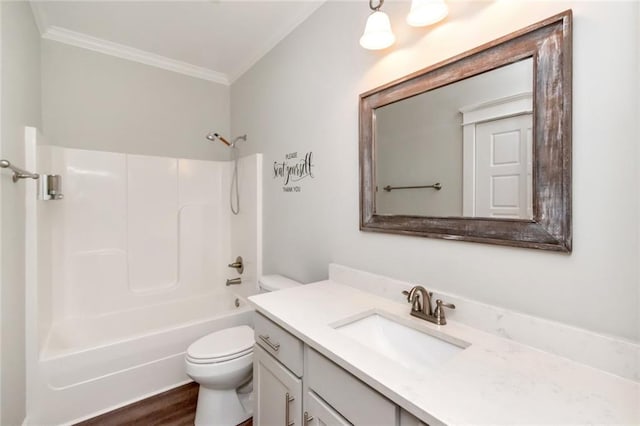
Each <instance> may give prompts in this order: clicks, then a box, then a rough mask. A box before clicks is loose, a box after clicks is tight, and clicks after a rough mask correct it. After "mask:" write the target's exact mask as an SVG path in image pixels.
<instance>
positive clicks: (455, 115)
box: [359, 10, 572, 252]
mask: <svg viewBox="0 0 640 426" xmlns="http://www.w3.org/2000/svg"><path fill="white" fill-rule="evenodd" d="M571 37H572V13H571V10H568V11H565V12H563V13H560V14H558V15H555V16H553V17H550V18H548V19H546V20H544V21H541V22H539V23H536V24H534V25H531V26H529V27H526V28H523V29H521V30H519V31H516V32H514V33H512V34H509V35H507V36H504V37H502V38H499V39H497V40H494V41H492V42H490V43H487V44H485V45H482V46H479V47H478V48H475V49H473V50H471V51H468V52H466V53H463V54H461V55H458V56H455V57H453V58H451V59H448V60H446V61H443V62H441V63H438V64H435V65H433V66H431V67H428V68H426V69H424V70H421V71H418V72H416V73H413V74H410V75H408V76H406V77H403V78H401V79H399V80H396V81H393V82H391V83H388V84H385V85H383V86H381V87H378V88H376V89H374V90H371V91H368V92H366V93H363V94H361V95H360V111H359V112H360V141H359V143H360V229H361V230H362V231H372V232H385V233H394V234H405V235H416V236H423V237H431V238H444V239H452V240H464V241H473V242H482V243H489V244H500V245H507V246H516V247H528V248H536V249H543V250H554V251H561V252H571V244H572V234H571V99H572V96H571V72H572V69H571V63H572V39H571Z"/></svg>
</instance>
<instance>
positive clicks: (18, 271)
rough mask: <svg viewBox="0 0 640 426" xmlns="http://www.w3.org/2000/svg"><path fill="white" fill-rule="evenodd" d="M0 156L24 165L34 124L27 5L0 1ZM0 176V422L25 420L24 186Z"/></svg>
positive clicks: (34, 42)
mask: <svg viewBox="0 0 640 426" xmlns="http://www.w3.org/2000/svg"><path fill="white" fill-rule="evenodd" d="M0 14H1V20H0V30H1V37H0V40H1V49H2V53H1V56H2V68H1V70H0V74H1V81H0V94H1V96H0V97H1V105H0V111H1V113H0V115H1V117H0V122H1V123H2V124H1V131H0V137H1V140H0V153H1V154H0V156H1V157H2V158H6V159H8V160H10V161H12V162H14V163H15V164H16V165H24V126H26V125H29V126H40V124H41V117H40V34H39V33H38V30H37V28H36V26H35V22H34V20H33V17H32V15H31V9H30V7H29V3H27V2H0ZM30 184H31V185H33V184H34V183H33V182H32V181H21V182H18V183H15V184H14V183H13V182H12V181H11V173H9V172H8V171H6V170H3V171H2V174H1V184H0V185H1V188H0V189H1V194H2V196H1V200H2V202H1V203H0V204H1V206H2V207H1V209H2V212H1V214H2V228H1V229H2V238H1V243H2V248H1V250H2V252H1V254H2V263H1V274H0V279H1V281H0V287H1V292H0V299H1V305H0V345H1V350H0V353H1V354H2V355H1V357H2V360H1V364H0V369H1V370H0V378H1V383H0V413H1V415H0V424H2V425H19V424H21V423H22V421H23V419H24V416H25V391H26V389H25V335H24V332H25V317H24V315H25V309H24V308H25V291H24V289H25V276H24V268H25V259H24V248H25V246H24V215H25V207H24V199H25V196H24V188H25V186H26V185H30Z"/></svg>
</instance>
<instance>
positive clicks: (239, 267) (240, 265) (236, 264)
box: [227, 256, 244, 275]
mask: <svg viewBox="0 0 640 426" xmlns="http://www.w3.org/2000/svg"><path fill="white" fill-rule="evenodd" d="M227 266H228V267H229V268H234V269H235V270H236V271H238V273H239V274H240V275H242V273H243V272H244V263H243V262H242V256H238V257H236V261H235V262H233V263H230V264H228V265H227Z"/></svg>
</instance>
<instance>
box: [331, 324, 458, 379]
mask: <svg viewBox="0 0 640 426" xmlns="http://www.w3.org/2000/svg"><path fill="white" fill-rule="evenodd" d="M335 328H336V330H338V331H339V332H340V333H342V334H344V335H346V336H349V337H351V338H352V339H354V340H356V341H358V342H360V343H361V344H363V345H365V346H367V347H369V348H371V349H373V350H374V351H376V352H378V353H379V354H380V355H383V356H385V357H387V358H390V359H391V360H393V361H395V362H397V363H399V364H401V365H403V366H404V367H407V368H409V369H411V370H413V371H416V370H422V371H425V370H433V369H434V368H436V367H438V366H439V365H441V364H443V363H444V362H446V361H447V360H448V359H450V358H452V357H453V356H454V355H456V354H457V353H459V352H460V351H462V350H464V349H465V348H466V347H467V346H469V344H466V343H464V342H457V343H456V344H454V343H450V342H447V341H444V340H442V339H439V338H437V337H433V336H431V335H429V334H426V333H424V332H422V331H418V330H416V329H414V328H411V327H408V326H406V325H403V324H400V323H398V322H396V321H393V320H390V319H388V318H385V317H383V316H382V315H379V314H371V315H369V316H366V317H364V318H361V319H358V320H354V321H352V322H349V323H347V324H344V325H341V326H337V327H335Z"/></svg>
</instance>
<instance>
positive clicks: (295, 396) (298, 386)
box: [253, 345, 302, 426]
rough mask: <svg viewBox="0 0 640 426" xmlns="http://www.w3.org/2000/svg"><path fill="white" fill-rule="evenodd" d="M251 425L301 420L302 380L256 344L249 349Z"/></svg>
mask: <svg viewBox="0 0 640 426" xmlns="http://www.w3.org/2000/svg"><path fill="white" fill-rule="evenodd" d="M253 356H254V358H253V392H254V412H253V422H254V424H255V425H265V426H271V425H273V426H281V425H301V424H302V380H301V379H300V378H298V377H296V376H295V375H294V374H292V373H291V372H290V371H289V370H288V369H287V368H286V367H285V366H284V365H282V364H280V363H279V362H278V361H276V360H275V359H274V358H273V357H272V356H271V355H269V354H268V353H267V352H266V351H265V350H264V349H261V348H260V346H258V345H256V346H255V347H254V352H253Z"/></svg>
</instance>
